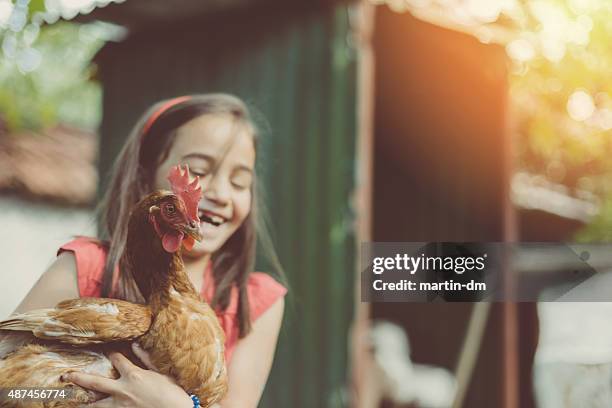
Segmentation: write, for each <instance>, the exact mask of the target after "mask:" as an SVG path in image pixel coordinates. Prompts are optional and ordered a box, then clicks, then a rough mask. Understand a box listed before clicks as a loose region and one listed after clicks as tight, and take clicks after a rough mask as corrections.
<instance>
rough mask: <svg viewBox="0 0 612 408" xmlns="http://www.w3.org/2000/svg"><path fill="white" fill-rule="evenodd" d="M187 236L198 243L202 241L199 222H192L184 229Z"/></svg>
mask: <svg viewBox="0 0 612 408" xmlns="http://www.w3.org/2000/svg"><path fill="white" fill-rule="evenodd" d="M182 230H183V232H184V233H185V235H187V236H188V237H191V238H193V239H195V240H196V241H198V242H200V241H202V238H203V237H202V233H201V232H200V223H199V222H197V221H190V222H189V224H186V225H185V226H184V227H183V228H182Z"/></svg>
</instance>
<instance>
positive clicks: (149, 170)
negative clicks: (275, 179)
mask: <svg viewBox="0 0 612 408" xmlns="http://www.w3.org/2000/svg"><path fill="white" fill-rule="evenodd" d="M206 114H226V115H229V116H230V117H231V118H232V119H233V121H234V124H236V125H238V126H241V125H242V126H248V127H249V128H250V129H251V130H252V134H253V143H254V145H255V149H256V150H257V140H258V137H259V136H258V134H257V126H256V125H255V123H254V121H253V120H252V118H251V115H250V112H249V110H248V108H247V106H246V105H245V104H244V102H242V101H241V100H240V99H239V98H237V97H235V96H232V95H227V94H206V95H193V96H190V97H184V98H180V99H175V100H174V101H170V102H169V101H161V102H159V103H157V104H155V105H154V106H152V107H151V108H150V109H149V110H148V111H147V112H145V114H144V115H143V116H142V117H141V118H140V120H139V121H138V122H137V123H136V125H135V126H134V128H133V129H132V131H131V133H130V135H129V136H128V139H127V141H126V143H125V145H124V147H123V149H122V150H121V152H120V154H119V156H118V157H117V160H116V162H115V164H114V166H113V169H112V172H111V178H110V181H109V185H108V188H107V189H106V192H105V194H104V197H103V199H102V201H101V203H100V206H99V207H98V216H99V226H100V231H99V236H100V238H101V239H103V240H105V241H107V242H108V245H109V249H108V257H107V260H106V265H105V268H104V275H103V280H102V296H105V297H110V296H113V297H117V298H120V299H125V300H129V301H132V302H140V303H142V302H144V298H143V296H142V295H141V293H140V292H139V291H138V288H137V287H136V284H135V282H134V280H133V278H132V277H131V276H132V274H131V273H130V271H127V270H126V269H127V268H129V265H127V263H125V262H124V261H123V254H124V250H125V245H126V240H127V224H128V222H127V221H128V217H129V214H130V210H131V208H132V206H133V205H134V204H136V203H137V202H138V201H139V200H140V199H141V198H142V197H144V196H145V195H146V194H149V193H150V192H151V191H153V190H154V189H155V184H154V183H155V173H156V171H157V168H158V166H159V164H161V163H162V162H163V161H164V160H165V159H166V157H167V155H168V153H169V151H170V148H171V147H172V144H173V142H174V139H175V136H176V130H177V129H178V128H179V127H181V126H182V125H183V124H185V123H187V122H189V121H190V120H192V119H194V118H196V117H198V116H201V115H206ZM213 171H215V169H213ZM258 184H259V183H258V182H257V178H256V177H254V179H253V183H252V186H251V194H252V205H251V210H250V212H249V214H248V216H247V217H246V219H245V220H244V222H243V223H242V225H241V226H240V227H239V228H238V229H237V230H236V232H235V233H234V234H233V235H232V236H231V237H230V238H229V239H228V240H227V241H226V242H225V243H224V244H223V246H222V247H221V248H220V249H219V250H218V251H217V252H215V253H214V254H212V268H213V277H214V280H215V286H216V291H215V295H214V297H213V300H212V307H213V308H215V309H218V310H225V309H226V308H227V306H228V305H229V301H230V294H231V291H232V288H234V287H236V288H237V290H238V295H239V296H238V314H237V317H238V326H239V333H240V337H244V336H246V335H247V334H248V333H249V331H250V330H251V320H250V314H249V299H248V293H247V282H248V277H249V274H250V272H251V271H252V270H253V267H254V263H255V248H256V244H257V239H258V238H259V239H260V248H261V249H262V250H263V251H265V254H264V255H267V257H268V261H269V262H270V265H271V266H272V267H273V268H274V269H276V271H275V272H276V274H277V277H279V278H280V280H281V281H283V283H284V282H285V279H284V274H283V272H282V268H281V266H280V262H279V261H278V257H277V256H276V253H275V251H274V248H273V246H272V245H271V242H272V241H271V239H270V234H269V233H268V228H267V226H266V223H265V221H263V222H262V220H263V219H264V217H262V214H260V213H259V212H260V210H261V202H260V200H261V199H260V194H258ZM117 266H119V268H118V269H119V272H118V273H115V270H116V269H117Z"/></svg>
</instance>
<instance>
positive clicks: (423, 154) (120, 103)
mask: <svg viewBox="0 0 612 408" xmlns="http://www.w3.org/2000/svg"><path fill="white" fill-rule="evenodd" d="M611 39H612V2H610V1H607V0H533V1H530V0H387V1H381V0H372V1H354V2H351V1H332V0H329V1H323V0H321V1H315V2H298V1H292V2H282V3H281V2H277V1H274V0H267V1H263V2H254V1H250V0H234V1H230V2H222V1H211V2H201V1H197V0H180V1H176V2H172V4H170V2H165V1H162V0H149V1H144V0H127V1H107V0H46V1H44V0H0V42H1V45H2V47H1V51H0V226H1V227H2V232H3V234H2V237H1V238H0V271H1V272H0V288H2V296H1V297H0V299H1V300H0V316H7V315H8V314H10V313H11V312H12V310H14V308H15V307H16V305H17V304H18V302H19V301H20V300H21V298H22V297H23V296H24V295H25V294H26V293H27V291H28V290H29V288H30V287H31V285H32V284H33V283H34V282H35V281H36V279H38V277H39V276H40V274H41V273H42V272H43V271H44V269H45V268H46V266H47V265H48V264H49V263H50V262H51V261H52V260H53V257H54V255H55V251H56V249H57V248H58V247H59V246H60V245H61V244H62V243H64V242H65V241H67V240H69V239H70V237H71V236H74V235H80V234H83V235H91V234H95V220H94V213H93V210H94V207H95V204H96V201H97V197H98V194H99V191H100V190H101V189H102V188H103V187H104V184H105V180H106V175H107V173H108V169H109V167H110V165H111V164H112V161H113V159H114V157H115V156H116V154H117V152H118V150H119V148H120V146H121V144H122V141H123V140H124V139H125V137H126V135H127V133H128V131H129V128H130V127H131V126H132V125H133V123H134V121H135V120H136V118H137V117H138V116H139V115H140V114H141V113H142V112H143V111H144V110H145V109H146V108H147V107H148V106H150V104H152V103H153V102H155V101H157V100H159V99H161V98H166V97H171V96H175V95H180V94H186V93H197V92H218V91H222V92H230V93H235V94H237V95H238V96H240V97H242V98H244V99H245V100H247V102H249V103H250V104H251V105H252V106H253V107H254V108H255V109H256V110H257V112H259V116H260V117H261V118H263V119H262V120H261V125H262V127H263V129H264V135H265V137H264V138H263V140H262V148H261V157H260V163H259V165H260V169H259V171H261V173H262V175H263V180H264V184H265V187H266V196H267V202H268V206H269V207H270V208H269V212H270V213H271V221H272V227H273V232H274V236H275V242H276V245H277V247H278V250H279V252H280V257H281V261H282V263H283V264H284V266H285V268H286V269H287V274H288V276H289V281H290V284H291V286H292V297H293V306H292V307H291V309H290V311H289V312H288V313H287V318H286V323H285V325H284V330H283V335H282V336H281V341H280V345H279V350H278V355H277V360H276V362H275V366H274V369H273V373H272V376H271V379H270V384H269V386H268V389H267V391H266V395H265V397H264V401H263V402H262V406H270V407H286V406H290V405H291V406H295V407H308V408H310V407H319V406H320V407H340V406H348V405H349V404H350V403H353V404H354V405H355V406H362V407H366V408H369V407H378V406H420V407H428V406H439V407H443V406H450V404H451V403H450V402H448V401H445V400H444V398H443V396H444V395H447V394H445V391H448V390H449V387H450V389H451V392H450V394H449V395H450V399H451V400H452V399H453V398H454V399H455V402H454V404H455V405H454V406H455V407H459V406H465V407H470V408H472V407H491V406H495V407H507V408H513V407H526V408H529V407H534V406H535V402H534V396H533V384H532V363H533V359H534V355H535V353H536V345H537V342H538V335H539V334H538V327H539V324H538V316H537V313H536V307H535V305H533V304H523V305H512V304H504V305H501V304H497V305H491V307H486V308H483V307H476V306H473V305H469V304H453V305H448V304H433V305H430V304H427V305H417V304H373V305H367V304H362V303H360V302H359V296H355V285H356V279H355V277H356V276H357V275H356V273H357V271H356V259H357V255H358V251H357V244H358V243H359V242H360V241H369V240H377V241H557V242H563V241H581V242H601V241H609V240H610V238H611V237H612V232H611V231H612V229H611V228H610V227H612V188H611V187H610V185H611V183H610V180H611V179H612V165H611V164H610V162H609V160H607V156H608V155H609V154H610V153H611V152H612V139H611V136H612V75H610V68H609V67H610V66H611V65H612V49H611V48H610V45H609V44H610V40H611ZM260 268H261V269H265V268H266V264H265V261H264V260H261V261H260ZM590 307H591V308H596V309H597V310H602V309H603V310H605V308H598V306H597V304H594V305H593V306H590ZM584 313H586V314H589V315H590V316H593V315H597V313H596V312H595V313H593V310H587V311H585V312H584ZM606 313H607V312H606ZM552 315H554V313H552V314H551V316H552ZM549 317H550V316H549ZM608 317H610V316H608V315H607V314H605V315H600V316H596V318H598V319H606V318H608ZM540 318H542V316H540ZM544 318H545V319H546V317H544ZM550 319H553V320H554V319H558V317H550ZM372 320H387V321H392V322H394V324H395V325H396V327H399V328H400V329H401V330H400V331H399V332H398V331H397V330H394V329H392V328H390V326H386V325H385V324H382V325H377V326H374V328H377V327H378V328H379V329H380V330H379V331H376V330H373V329H372V328H371V327H370V325H369V323H370V322H371V321H372ZM599 322H600V323H601V326H602V329H601V332H599V333H598V332H594V333H586V334H585V335H588V336H597V335H601V336H608V335H609V334H608V333H607V331H606V330H605V329H604V328H603V326H604V325H605V321H603V320H599ZM555 324H561V322H555V321H553V324H552V326H555ZM351 325H352V326H353V330H352V331H351V328H350V326H351ZM549 326H550V325H547V327H549ZM379 333H386V334H384V335H380V334H379ZM401 333H404V334H406V333H407V335H408V337H409V339H410V340H409V341H410V347H408V346H402V345H401V344H405V343H406V341H407V340H406V339H405V338H403V337H402V336H403V335H402V334H401ZM396 335H397V336H396ZM394 336H396V337H394ZM381 338H382V339H387V340H388V339H395V340H396V342H395V343H394V342H393V341H391V343H385V342H384V340H383V342H382V343H380V342H378V341H379V340H380V339H381ZM395 340H394V341H395ZM377 346H378V352H379V353H378V354H377V348H376V347H377ZM396 346H397V347H398V348H397V350H398V354H393V355H402V356H403V357H402V358H403V361H404V363H406V364H404V365H401V364H400V365H399V366H397V365H395V366H394V365H393V364H391V365H390V366H386V365H385V364H386V363H385V361H387V362H388V361H389V360H388V356H387V357H385V356H384V355H382V354H380V351H381V347H382V348H388V347H396ZM383 354H384V353H383ZM393 355H392V356H393ZM372 357H373V358H372ZM385 358H387V360H385ZM391 360H394V359H393V358H391ZM396 360H397V361H399V360H401V359H396ZM411 360H413V361H414V364H412V363H411ZM397 361H396V362H397ZM411 364H412V365H411ZM432 366H435V367H432ZM381 370H382V371H381ZM385 370H387V371H385ZM440 370H441V371H440ZM444 370H446V371H444ZM416 373H419V374H418V379H421V380H423V381H422V383H418V382H416V378H414V379H413V381H406V380H405V379H406V378H409V376H411V375H417V374H416ZM449 373H452V375H451V374H449ZM394 375H395V376H401V378H403V380H398V379H397V378H393V376H394ZM429 378H431V382H428V379H429ZM408 383H410V384H417V383H418V384H420V386H419V387H418V388H419V389H422V390H425V391H424V393H425V394H423V393H421V394H419V393H418V392H416V391H414V389H410V387H408V388H405V384H408ZM455 388H456V390H458V391H457V393H455V391H453V390H455ZM443 391H444V392H443ZM457 396H458V397H457ZM436 397H438V398H436ZM447 399H448V398H447ZM428 404H429V405H428ZM436 404H438V405H436Z"/></svg>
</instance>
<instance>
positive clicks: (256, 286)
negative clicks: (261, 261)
mask: <svg viewBox="0 0 612 408" xmlns="http://www.w3.org/2000/svg"><path fill="white" fill-rule="evenodd" d="M64 251H71V252H73V253H74V256H75V258H76V264H77V280H78V287H79V296H81V297H100V295H101V291H102V275H103V273H104V263H105V261H106V249H105V248H104V247H102V246H101V245H99V244H98V243H97V242H96V241H95V240H92V239H91V238H87V237H78V238H76V239H74V240H72V241H70V242H68V243H67V244H64V245H63V246H62V247H60V249H59V251H58V255H59V254H60V253H62V252H64ZM247 292H248V294H249V304H250V305H249V306H250V312H251V321H255V320H257V319H258V318H259V317H260V316H261V315H262V314H264V312H265V311H266V310H268V309H269V308H270V307H271V306H272V305H273V304H274V303H275V302H276V301H277V300H279V299H280V298H282V297H283V296H285V294H286V293H287V289H286V288H285V287H284V286H282V285H281V284H280V283H278V282H277V281H276V280H274V278H272V277H271V276H270V275H268V274H265V273H261V272H253V273H251V274H250V275H249V281H248V283H247ZM200 293H201V295H202V297H203V298H204V299H205V300H206V301H207V302H210V301H212V298H213V295H214V293H215V287H214V279H213V276H212V268H211V267H210V265H209V266H208V267H207V268H206V270H205V271H204V287H203V288H202V289H201V291H200ZM237 309H238V289H237V288H236V287H234V288H233V289H232V291H231V295H230V302H229V305H228V307H227V309H225V310H224V311H217V317H218V318H219V323H220V324H221V327H222V328H223V331H224V332H225V360H226V361H227V362H228V363H229V361H230V360H231V357H232V354H233V352H234V348H235V347H236V343H237V342H238V319H237Z"/></svg>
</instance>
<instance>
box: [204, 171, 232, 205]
mask: <svg viewBox="0 0 612 408" xmlns="http://www.w3.org/2000/svg"><path fill="white" fill-rule="evenodd" d="M203 184H204V185H203V186H202V191H203V192H204V198H206V199H208V200H210V201H215V202H217V203H219V204H226V203H227V202H228V201H229V191H230V189H229V182H226V181H224V180H223V179H222V177H219V176H218V175H217V174H213V175H212V177H211V178H210V180H208V182H205V183H203Z"/></svg>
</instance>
